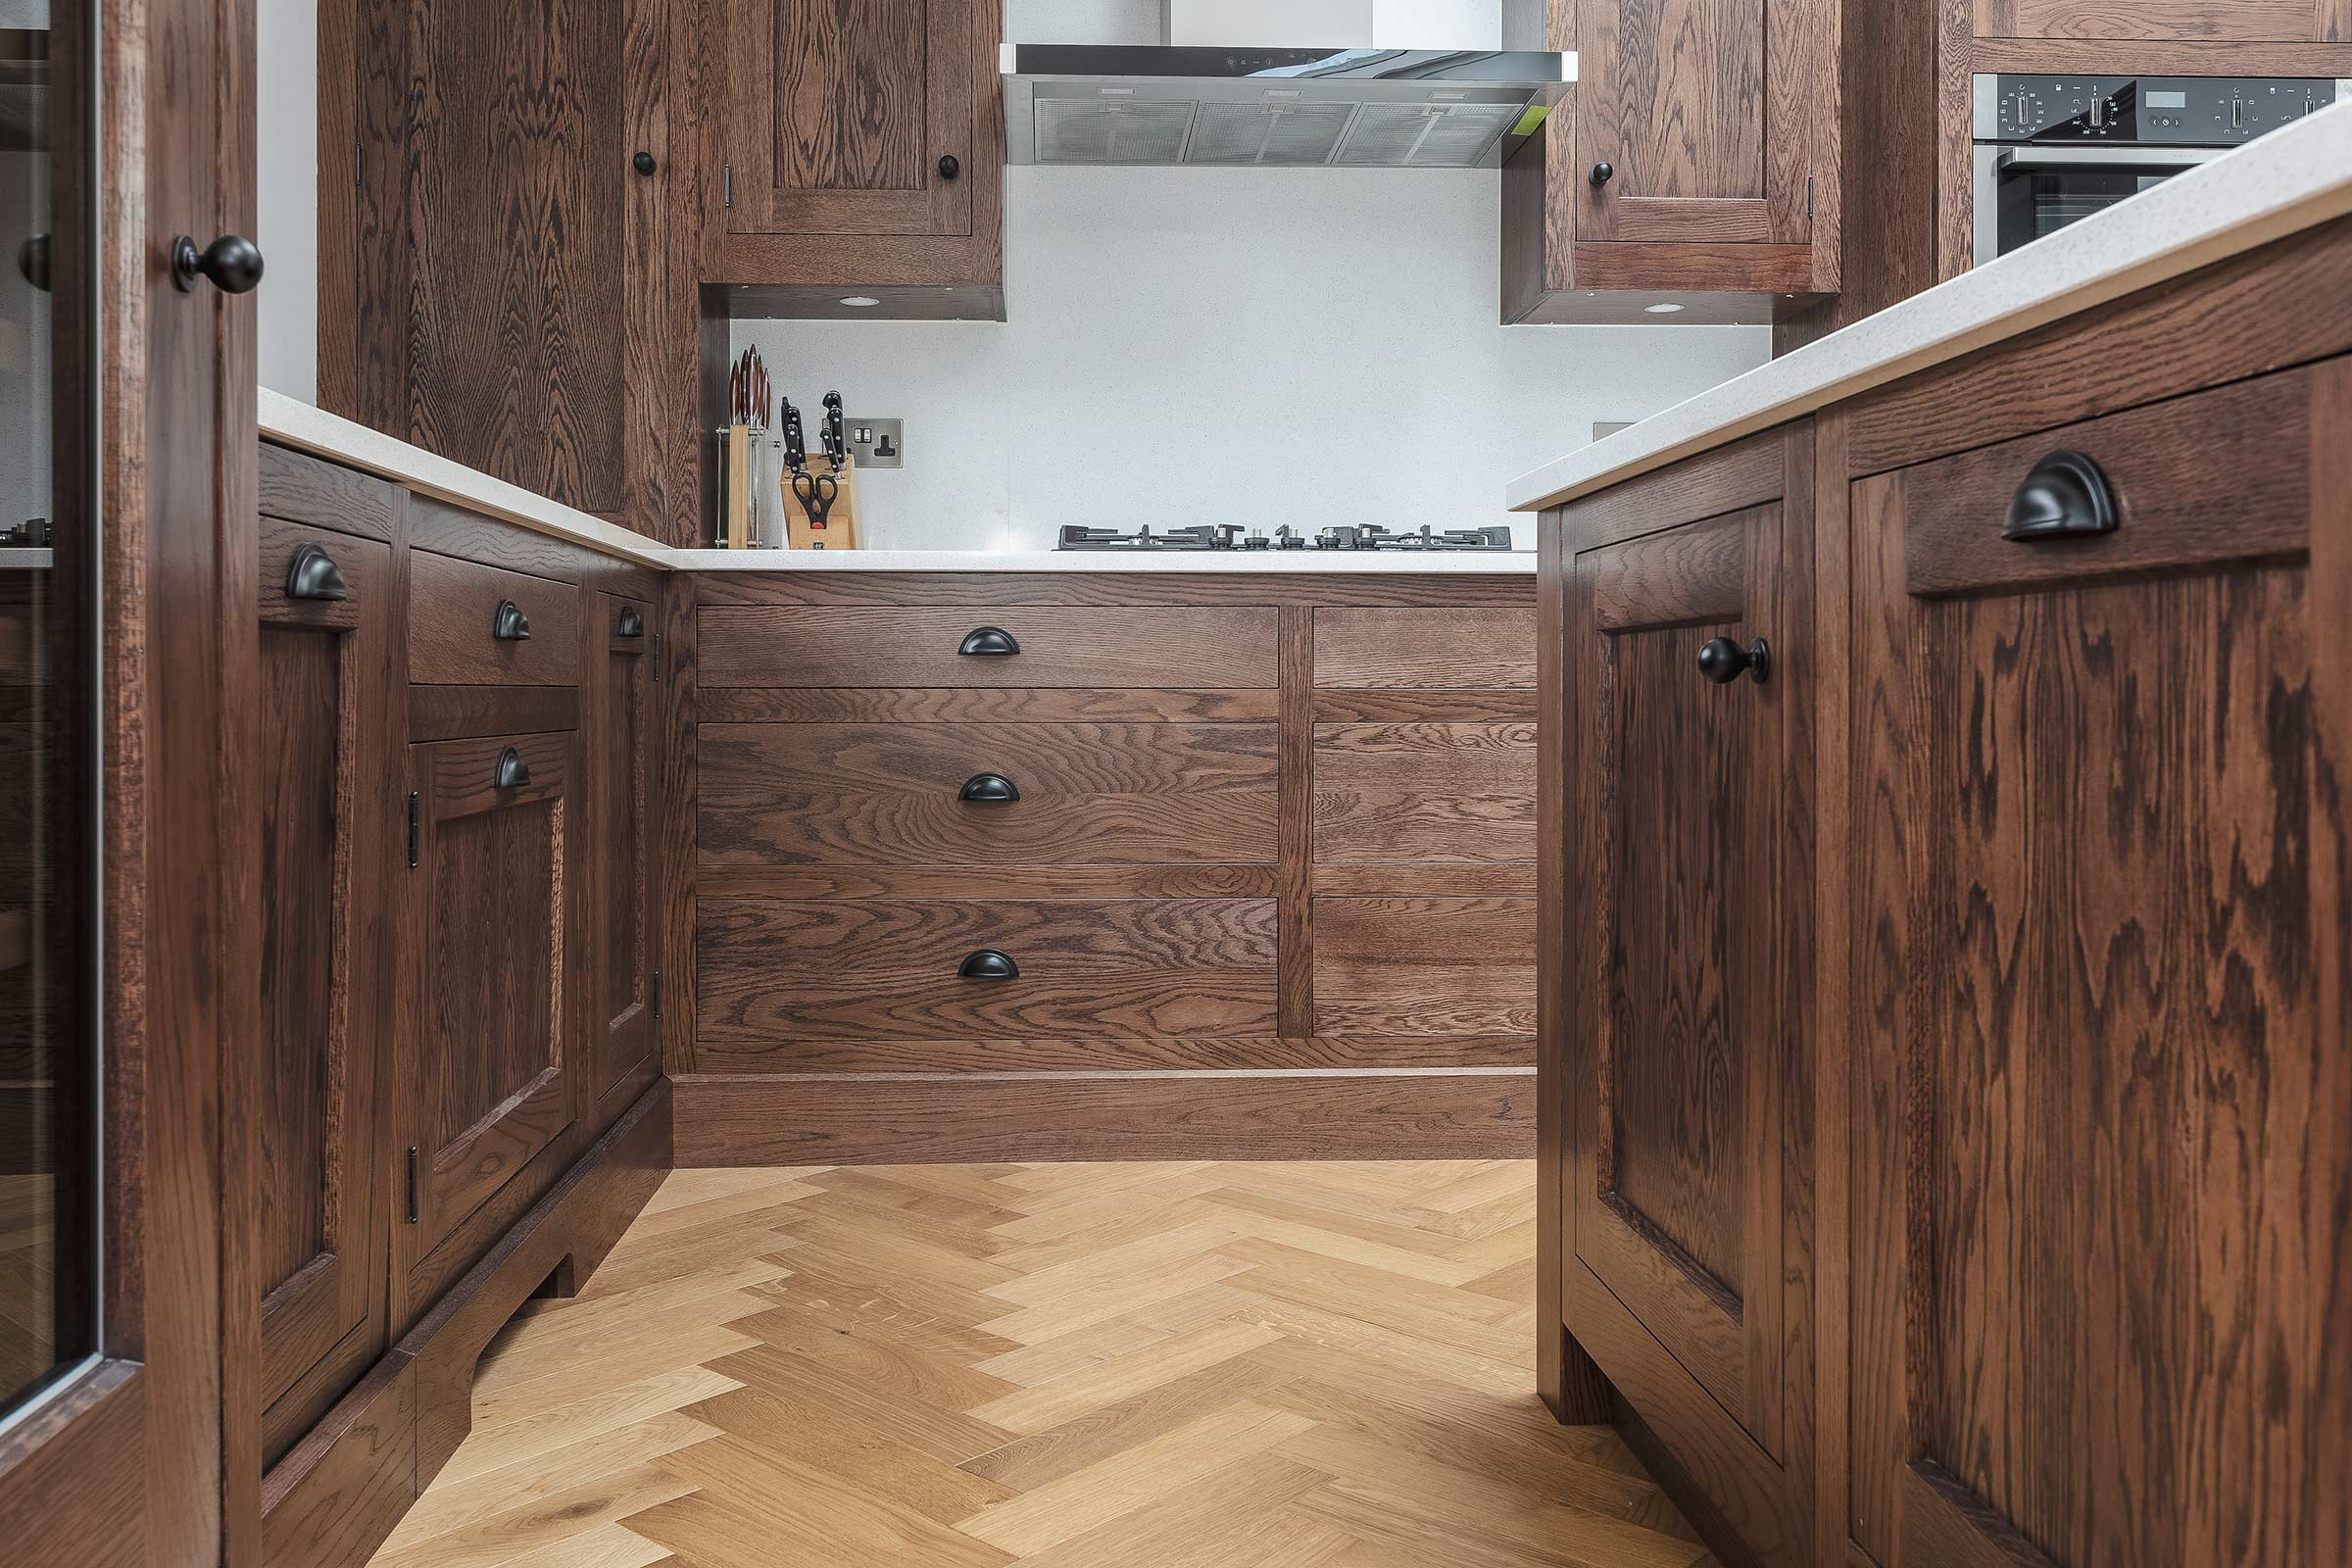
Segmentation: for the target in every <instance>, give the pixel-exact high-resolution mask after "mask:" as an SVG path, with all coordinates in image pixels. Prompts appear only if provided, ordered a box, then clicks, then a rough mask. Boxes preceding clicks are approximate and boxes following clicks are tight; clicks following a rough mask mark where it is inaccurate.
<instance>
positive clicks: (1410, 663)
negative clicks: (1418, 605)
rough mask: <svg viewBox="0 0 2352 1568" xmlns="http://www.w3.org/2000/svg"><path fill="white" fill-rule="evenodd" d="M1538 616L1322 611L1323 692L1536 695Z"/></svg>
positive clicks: (1319, 675) (1318, 680)
mask: <svg viewBox="0 0 2352 1568" xmlns="http://www.w3.org/2000/svg"><path fill="white" fill-rule="evenodd" d="M1535 635H1536V614H1535V611H1534V610H1533V609H1524V610H1318V611H1316V612H1315V671H1314V683H1315V685H1316V686H1317V687H1318V688H1323V687H1338V688H1354V689H1363V688H1370V689H1373V690H1388V689H1391V688H1402V689H1407V690H1414V689H1434V690H1439V691H1532V690H1534V689H1535V684H1536V662H1535Z"/></svg>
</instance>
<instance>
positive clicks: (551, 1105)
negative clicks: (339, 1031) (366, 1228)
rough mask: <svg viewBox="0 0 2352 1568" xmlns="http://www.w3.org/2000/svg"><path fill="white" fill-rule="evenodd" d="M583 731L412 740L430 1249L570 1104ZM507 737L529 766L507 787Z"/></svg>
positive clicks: (420, 1127) (502, 1180) (419, 1079)
mask: <svg viewBox="0 0 2352 1568" xmlns="http://www.w3.org/2000/svg"><path fill="white" fill-rule="evenodd" d="M572 749H573V746H572V737H571V736H569V735H562V734H548V735H518V736H508V737H503V738H493V739H490V740H465V741H443V742H439V743H436V744H433V745H429V746H415V747H412V748H410V754H411V762H412V767H413V769H414V777H415V782H416V784H417V795H418V811H417V836H418V843H417V869H416V870H415V871H413V872H412V873H411V875H412V877H413V879H415V880H414V881H413V892H414V896H415V897H416V898H417V901H418V902H419V908H418V911H417V930H418V933H419V935H418V940H417V943H416V945H415V950H414V952H413V953H412V955H411V961H412V963H413V965H414V971H415V973H414V983H415V985H416V986H417V996H416V1000H415V1001H414V1003H413V1004H412V1010H413V1012H414V1015H415V1022H414V1030H415V1039H414V1040H413V1042H412V1045H411V1050H410V1052H409V1062H410V1066H411V1070H412V1072H413V1073H414V1075H415V1078H414V1083H413V1086H412V1092H413V1093H414V1094H415V1096H416V1100H415V1103H414V1104H413V1106H412V1107H411V1113H412V1117H413V1124H414V1134H413V1143H414V1145H415V1148H416V1156H415V1157H416V1171H415V1175H414V1178H413V1180H414V1194H415V1212H416V1216H417V1217H416V1220H415V1231H416V1234H415V1237H414V1240H413V1242H412V1244H411V1249H410V1255H411V1256H412V1257H416V1256H421V1255H422V1254H424V1253H427V1252H429V1251H430V1250H432V1249H433V1247H434V1246H435V1245H437V1244H438V1243H439V1242H440V1241H441V1240H442V1239H443V1238H444V1237H446V1236H447V1235H448V1234H449V1233H450V1231H451V1230H452V1229H454V1228H455V1227H456V1226H457V1225H458V1224H459V1223H460V1222H462V1221H463V1220H464V1219H465V1218H466V1216H467V1215H468V1214H470V1213H472V1212H473V1210H474V1209H475V1208H477V1207H479V1206H480V1204H481V1203H482V1201H484V1200H485V1199H487V1198H489V1197H490V1196H491V1195H492V1194H494V1193H496V1192H497V1191H498V1190H499V1189H500V1188H501V1187H503V1186H505V1184H506V1183H507V1182H508V1181H509V1180H511V1179H513V1178H514V1177H515V1175H516V1174H517V1173H518V1172H519V1171H520V1170H521V1169H522V1168H523V1166H524V1165H525V1164H527V1163H528V1162H529V1161H530V1159H531V1157H532V1156H533V1155H534V1154H537V1153H538V1152H540V1151H541V1150H542V1149H545V1148H546V1147H547V1146H548V1145H549V1144H550V1143H552V1142H554V1140H555V1139H556V1138H557V1136H558V1135H559V1134H561V1133H562V1132H563V1131H564V1128H565V1127H566V1126H568V1125H569V1123H570V1121H571V1117H572V1103H571V1084H570V1081H569V1079H568V1077H567V1076H566V1074H565V1072H564V1029H565V1019H566V1017H567V1016H568V1012H567V1007H566V1003H567V1001H568V997H567V990H568V986H569V976H568V969H567V965H568V962H569V960H570V957H571V944H570V942H569V940H568V939H569V935H570V933H569V930H568V926H569V918H568V904H567V899H566V892H565V890H566V888H567V887H568V885H569V873H570V867H569V865H568V863H567V857H568V854H569V849H570V844H571V836H572V815H573V812H572V802H573V795H574V791H573V783H572V771H573V756H572ZM509 751H512V752H513V753H514V760H515V762H518V763H519V764H520V765H521V766H522V767H523V768H524V769H526V770H527V773H528V777H527V779H525V780H524V781H522V782H520V783H518V784H514V785H510V786H507V787H501V786H500V785H499V783H498V782H497V774H498V769H499V766H500V762H501V759H502V757H503V756H504V755H505V754H506V753H507V752H509Z"/></svg>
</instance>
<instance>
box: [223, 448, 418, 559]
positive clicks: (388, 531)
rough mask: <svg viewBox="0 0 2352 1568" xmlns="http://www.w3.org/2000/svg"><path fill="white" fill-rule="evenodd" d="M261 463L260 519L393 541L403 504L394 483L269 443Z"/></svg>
mask: <svg viewBox="0 0 2352 1568" xmlns="http://www.w3.org/2000/svg"><path fill="white" fill-rule="evenodd" d="M259 463H260V476H261V478H260V484H261V489H260V500H261V514H262V515H263V516H265V517H276V518H279V519H281V520H283V521H286V522H301V523H308V524H309V525H310V526H312V527H314V528H326V529H329V530H331V531H333V532H336V533H350V534H358V535H359V536H360V537H361V538H363V539H373V540H376V541H377V542H378V543H381V544H390V543H391V542H392V540H393V538H394V530H395V529H396V528H398V527H399V525H400V522H401V511H402V508H403V506H404V505H405V504H406V502H405V497H404V496H403V494H402V491H401V489H400V487H399V486H398V485H395V484H391V483H388V482H387V481H385V480H382V479H378V478H374V477H372V476H371V475H368V474H365V473H361V472H359V471H358V470H357V469H353V468H346V467H344V466H341V465H339V464H333V463H325V462H321V461H320V460H319V459H318V458H314V457H311V456H309V455H308V454H306V453H301V452H293V451H289V450H287V449H286V448H284V447H279V446H271V445H270V443H269V442H267V441H265V442H263V443H262V447H261V457H260V460H259Z"/></svg>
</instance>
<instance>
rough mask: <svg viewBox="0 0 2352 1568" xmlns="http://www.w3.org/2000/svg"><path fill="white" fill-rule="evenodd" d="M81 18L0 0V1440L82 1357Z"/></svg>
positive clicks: (87, 431)
mask: <svg viewBox="0 0 2352 1568" xmlns="http://www.w3.org/2000/svg"><path fill="white" fill-rule="evenodd" d="M85 10H86V8H85V7H84V6H82V5H80V4H77V3H75V0H0V431H4V433H0V1423H6V1422H8V1421H9V1419H10V1416H11V1414H12V1413H13V1412H17V1411H20V1410H22V1409H23V1407H25V1405H27V1404H28V1403H30V1402H32V1401H34V1400H36V1399H37V1398H38V1397H40V1395H41V1393H42V1391H43V1390H44V1389H45V1388H47V1387H49V1386H51V1385H52V1384H54V1383H56V1382H57V1381H59V1379H60V1378H61V1376H62V1375H64V1374H67V1373H69V1372H71V1371H72V1370H73V1368H74V1367H75V1366H77V1365H78V1364H80V1363H81V1362H82V1361H83V1360H85V1359H86V1358H87V1357H89V1356H90V1355H91V1354H93V1353H94V1352H95V1350H96V1348H97V1344H98V1339H97V1330H98V1322H97V1317H98V1289H97V1282H98V1224H97V1214H98V1201H99V1193H100V1181H99V1169H98V1157H99V1155H98V1139H97V1135H96V1129H97V1121H96V1115H97V1088H98V1062H97V1057H98V1048H97V1040H98V1028H97V1022H98V1021H97V1017H96V1005H95V999H96V987H95V980H96V940H95V922H96V919H97V909H98V906H97V899H96V886H97V884H96V869H95V853H94V842H93V841H94V835H95V833H96V830H97V818H98V811H97V805H96V802H97V799H98V783H99V780H98V772H97V766H96V763H97V757H96V735H95V729H96V723H95V713H96V698H95V686H94V680H95V674H96V664H97V661H96V627H97V617H96V611H97V559H98V558H97V550H96V545H97V539H96V527H95V520H94V519H95V508H94V506H93V504H92V503H93V498H94V494H95V487H94V486H93V484H92V483H91V482H90V478H89V474H90V472H91V469H92V460H93V453H92V450H91V436H92V430H93V427H94V423H95V421H94V419H93V417H92V413H91V410H92V408H93V403H92V398H93V393H94V387H93V385H92V381H93V377H92V375H91V373H90V369H89V367H90V365H91V352H90V350H91V343H92V310H91V303H92V297H93V281H94V277H95V270H94V266H93V261H92V255H91V247H90V243H89V239H88V234H89V227H90V225H89V218H90V198H89V191H90V188H91V187H90V163H91V160H90V147H91V139H90V133H89V124H90V121H89V115H90V90H91V81H92V72H91V65H90V61H91V52H90V48H89V44H90V35H89V29H88V27H87V25H86V23H85V20H84V18H85Z"/></svg>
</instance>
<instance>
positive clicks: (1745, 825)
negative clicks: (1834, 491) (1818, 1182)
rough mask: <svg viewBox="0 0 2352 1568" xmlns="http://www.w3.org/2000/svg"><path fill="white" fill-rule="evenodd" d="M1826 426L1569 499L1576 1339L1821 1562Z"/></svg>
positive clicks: (1725, 1515) (1568, 1297) (1713, 1475)
mask: <svg viewBox="0 0 2352 1568" xmlns="http://www.w3.org/2000/svg"><path fill="white" fill-rule="evenodd" d="M1811 436H1812V432H1811V429H1810V427H1809V426H1807V425H1799V426H1797V427H1794V428H1792V429H1789V430H1785V431H1777V432H1769V433H1767V434H1764V435H1761V436H1757V437H1753V438H1751V439H1750V440H1748V441H1747V442H1745V443H1743V444H1741V445H1740V446H1737V447H1732V448H1728V449H1726V450H1724V451H1722V452H1719V453H1715V454H1710V455H1708V456H1706V457H1703V458H1699V459H1694V460H1692V461H1691V462H1689V463H1686V464H1683V465H1680V466H1677V467H1675V468H1672V469H1669V470H1667V471H1666V472H1664V473H1661V474H1657V475H1652V476H1649V477H1648V478H1646V479H1643V480H1637V481H1634V482H1632V483H1629V484H1627V485H1625V486H1623V487H1621V488H1620V489H1618V490H1616V491H1613V492H1609V493H1607V494H1605V495H1603V496H1600V497H1598V498H1595V499H1593V500H1592V501H1587V502H1579V503H1574V504H1571V505H1570V506H1568V507H1567V508H1566V509H1564V511H1563V512H1562V514H1561V515H1560V520H1559V522H1558V524H1557V526H1558V527H1559V529H1560V532H1561V535H1562V541H1561V544H1560V547H1559V548H1560V550H1561V552H1562V554H1563V556H1564V558H1565V561H1564V568H1563V574H1562V578H1561V580H1560V585H1559V586H1560V590H1561V591H1562V592H1563V593H1564V596H1565V603H1564V612H1565V614H1564V624H1565V638H1564V645H1563V646H1564V656H1563V662H1562V663H1561V664H1560V665H1559V669H1560V673H1559V676H1558V677H1557V678H1558V682H1559V684H1558V688H1557V689H1558V691H1559V694H1560V705H1561V708H1562V710H1563V711H1564V712H1565V715H1566V722H1567V725H1568V728H1569V732H1570V733H1571V734H1572V735H1575V736H1577V737H1579V740H1578V744H1577V745H1576V746H1575V747H1574V748H1573V749H1572V751H1571V760H1570V761H1569V763H1568V765H1567V767H1566V771H1565V773H1564V775H1563V776H1562V777H1561V779H1560V789H1561V792H1562V793H1561V798H1560V800H1559V801H1558V803H1557V805H1556V806H1555V807H1554V809H1556V810H1557V811H1558V812H1559V813H1560V819H1561V820H1562V821H1563V822H1565V823H1566V824H1569V826H1568V828H1567V830H1566V831H1567V835H1568V837H1567V840H1566V853H1565V855H1564V857H1562V858H1561V859H1560V860H1558V861H1556V862H1555V863H1553V864H1552V865H1550V866H1549V867H1548V868H1547V876H1548V878H1549V879H1550V886H1549V888H1548V890H1547V896H1548V897H1551V898H1553V899H1558V900H1564V901H1565V902H1566V904H1567V906H1568V907H1569V908H1570V910H1571V912H1572V918H1571V919H1570V920H1569V921H1568V922H1567V923H1566V929H1567V931H1568V932H1569V936H1568V941H1569V944H1570V952H1569V954H1568V955H1567V956H1566V957H1565V959H1564V962H1565V978H1564V984H1565V986H1566V1008H1565V1028H1564V1029H1563V1030H1561V1031H1560V1032H1559V1033H1558V1034H1556V1035H1555V1036H1553V1037H1552V1038H1550V1039H1547V1040H1546V1041H1545V1043H1544V1051H1545V1052H1546V1061H1545V1065H1546V1070H1548V1071H1553V1072H1558V1073H1561V1074H1563V1075H1564V1077H1565V1079H1566V1083H1567V1090H1566V1103H1567V1104H1568V1106H1570V1107H1571V1110H1570V1116H1569V1120H1568V1122H1567V1125H1566V1127H1565V1128H1564V1130H1563V1136H1564V1139H1565V1151H1566V1157H1565V1159H1564V1161H1562V1162H1560V1164H1559V1165H1558V1166H1557V1167H1556V1179H1557V1180H1559V1181H1561V1182H1563V1183H1564V1191H1563V1192H1562V1193H1561V1194H1560V1195H1559V1198H1560V1212H1561V1213H1562V1214H1563V1216H1564V1218H1563V1222H1562V1223H1563V1224H1564V1227H1565V1234H1566V1247H1565V1250H1564V1252H1562V1253H1561V1254H1559V1255H1557V1256H1555V1257H1554V1258H1553V1259H1552V1260H1551V1265H1552V1266H1553V1267H1556V1268H1557V1269H1558V1270H1559V1279H1558V1282H1557V1283H1556V1284H1553V1285H1550V1286H1548V1287H1547V1289H1556V1290H1557V1291H1558V1292H1559V1293H1560V1296H1559V1300H1560V1307H1559V1310H1560V1311H1561V1313H1562V1315H1563V1320H1564V1322H1565V1325H1566V1328H1567V1331H1568V1333H1569V1335H1570V1336H1571V1337H1572V1338H1573V1340H1574V1342H1575V1343H1576V1345H1577V1346H1579V1347H1580V1348H1581V1350H1582V1353H1583V1354H1585V1355H1589V1356H1590V1357H1591V1359H1592V1360H1593V1363H1595V1364H1596V1365H1597V1366H1598V1368H1599V1370H1600V1371H1601V1372H1602V1373H1603V1374H1604V1375H1605V1376H1606V1377H1607V1378H1608V1379H1609V1380H1610V1381H1611V1382H1612V1383H1614V1384H1615V1385H1616V1388H1617V1390H1618V1393H1619V1395H1620V1396H1621V1397H1623V1398H1624V1400H1625V1401H1626V1402H1627V1403H1628V1404H1630V1405H1631V1407H1632V1409H1633V1410H1634V1412H1635V1413H1636V1414H1637V1415H1638V1416H1639V1418H1640V1420H1641V1421H1642V1424H1643V1425H1644V1427H1645V1428H1646V1430H1647V1431H1648V1432H1649V1433H1651V1434H1654V1437H1655V1440H1656V1441H1657V1443H1658V1444H1660V1445H1661V1446H1664V1447H1665V1448H1666V1449H1667V1450H1669V1451H1670V1452H1671V1453H1672V1454H1673V1455H1674V1456H1675V1457H1676V1459H1677V1460H1678V1461H1679V1462H1680V1463H1681V1464H1682V1465H1683V1466H1684V1468H1686V1469H1687V1470H1689V1471H1690V1472H1691V1473H1692V1474H1695V1475H1699V1476H1703V1477H1704V1478H1705V1481H1706V1485H1707V1487H1708V1489H1709V1493H1710V1495H1709V1501H1711V1502H1712V1503H1713V1504H1714V1505H1715V1508H1716V1510H1717V1512H1718V1513H1719V1514H1720V1516H1721V1521H1722V1525H1723V1528H1724V1530H1725V1531H1726V1533H1728V1534H1729V1535H1730V1536H1732V1537H1734V1538H1736V1540H1737V1542H1738V1544H1739V1546H1740V1549H1741V1550H1742V1551H1744V1552H1745V1553H1747V1554H1748V1555H1750V1556H1752V1557H1753V1558H1754V1559H1755V1560H1756V1561H1758V1562H1762V1563H1770V1564H1794V1563H1800V1562H1807V1561H1810V1560H1811V1559H1810V1553H1811V1542H1810V1539H1809V1536H1808V1526H1807V1520H1808V1518H1809V1506H1810V1494H1811V1487H1812V1438H1811V1433H1812V1427H1813V1423H1812V1418H1811V1410H1810V1400H1811V1397H1812V1389H1813V1366H1812V1350H1811V1335H1812V1313H1813V1303H1812V1293H1811V1280H1812V1275H1813V1268H1812V1250H1813V1240H1812V1219H1811V1193H1812V1172H1811V1131H1810V1129H1811V1103H1810V1100H1809V1097H1808V1096H1807V1094H1806V1091H1805V1086H1806V1085H1808V1084H1809V1083H1810V1082H1811V1081H1812V1071H1811V1067H1812V1049H1813V1048H1812V1039H1813V1029H1812V1026H1811V1019H1810V1012H1809V1009H1810V1006H1811V993H1810V985H1809V977H1810V974H1811V971H1812V964H1813V945H1812V941H1811V936H1810V932H1811V917H1810V911H1811V902H1810V901H1811V895H1812V888H1813V875H1812V864H1811V822H1810V818H1809V816H1808V814H1807V812H1808V809H1809V805H1810V800H1811V786H1810V773H1811V769H1812V766H1813V758H1812V743H1811V737H1810V727H1811V713H1812V704H1813V700H1814V693H1815V692H1816V691H1817V690H1818V688H1819V682H1820V680H1821V674H1820V672H1819V671H1818V670H1817V669H1816V668H1815V667H1813V666H1812V664H1811V662H1810V655H1811V646H1810V644H1811V637H1810V633H1811V626H1810V623H1809V618H1808V617H1809V611H1808V606H1807V595H1806V585H1807V583H1808V581H1809V578H1810V571H1809V561H1810V551H1811V541H1812V493H1811V460H1812V445H1811Z"/></svg>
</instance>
